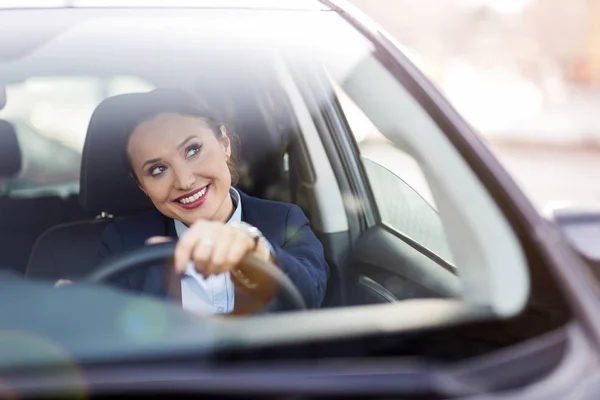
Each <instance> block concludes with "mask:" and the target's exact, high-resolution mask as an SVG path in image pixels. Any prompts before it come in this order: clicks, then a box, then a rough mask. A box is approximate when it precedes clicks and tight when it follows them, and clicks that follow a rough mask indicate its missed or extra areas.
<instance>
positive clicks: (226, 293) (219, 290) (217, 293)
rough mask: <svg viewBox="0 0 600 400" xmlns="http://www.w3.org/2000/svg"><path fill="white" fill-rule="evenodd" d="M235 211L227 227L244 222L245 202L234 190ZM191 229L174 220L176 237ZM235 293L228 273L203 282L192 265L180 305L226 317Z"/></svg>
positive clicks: (184, 279)
mask: <svg viewBox="0 0 600 400" xmlns="http://www.w3.org/2000/svg"><path fill="white" fill-rule="evenodd" d="M229 192H230V194H231V199H232V200H233V204H234V207H235V210H234V212H233V215H231V218H229V221H227V223H228V224H230V223H233V222H242V202H241V200H240V194H239V193H238V191H237V190H235V189H234V188H233V187H232V188H231V189H230V190H229ZM188 229H189V228H188V227H187V226H185V224H183V223H182V222H181V221H178V220H175V231H176V232H177V237H181V235H183V234H184V233H185V231H187V230H188ZM234 297H235V292H234V288H233V282H231V276H230V274H229V272H225V273H223V274H219V275H211V276H209V277H208V278H206V279H204V277H203V276H202V275H200V274H199V273H198V272H196V269H195V268H194V264H193V263H192V262H191V261H190V262H189V263H188V266H187V270H186V272H185V275H184V276H183V277H182V278H181V304H182V306H183V308H184V309H186V310H188V311H192V312H194V313H197V314H203V315H211V314H226V313H230V312H231V311H233V302H234Z"/></svg>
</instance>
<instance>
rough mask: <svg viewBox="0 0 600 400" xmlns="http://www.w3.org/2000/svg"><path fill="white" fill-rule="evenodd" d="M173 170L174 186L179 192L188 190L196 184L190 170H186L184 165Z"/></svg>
mask: <svg viewBox="0 0 600 400" xmlns="http://www.w3.org/2000/svg"><path fill="white" fill-rule="evenodd" d="M174 169H175V185H176V186H177V189H180V190H190V189H192V188H193V187H194V184H195V183H196V177H195V176H194V174H193V172H192V170H191V169H189V168H186V166H185V165H182V166H179V167H177V168H174Z"/></svg>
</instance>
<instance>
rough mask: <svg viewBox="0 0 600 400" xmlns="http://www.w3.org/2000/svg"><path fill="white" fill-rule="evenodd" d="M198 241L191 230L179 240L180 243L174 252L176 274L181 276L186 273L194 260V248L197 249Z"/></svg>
mask: <svg viewBox="0 0 600 400" xmlns="http://www.w3.org/2000/svg"><path fill="white" fill-rule="evenodd" d="M197 241H198V236H197V234H195V233H194V232H192V231H191V230H188V231H187V232H186V233H184V234H183V235H182V236H181V238H179V241H178V242H177V245H176V246H175V251H174V252H173V262H174V264H175V272H176V273H178V274H180V275H181V274H183V273H185V270H186V269H187V264H188V261H190V260H192V259H193V254H194V248H195V247H196V243H197Z"/></svg>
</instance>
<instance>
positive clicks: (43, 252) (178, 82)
mask: <svg viewBox="0 0 600 400" xmlns="http://www.w3.org/2000/svg"><path fill="white" fill-rule="evenodd" d="M206 60H216V61H214V62H207V61H206ZM126 61H127V60H125V61H124V62H126ZM129 61H131V60H129ZM241 63H243V64H244V65H245V68H244V70H243V72H240V70H239V69H238V68H236V67H235V66H236V65H239V64H241ZM192 65H193V66H194V67H195V68H193V67H192ZM192 65H190V67H189V68H188V69H186V71H182V72H181V73H180V74H179V75H178V76H177V78H174V77H173V76H170V75H166V74H165V73H164V71H160V70H153V69H152V68H151V67H149V68H147V69H144V68H143V67H141V66H140V65H139V63H136V64H135V65H133V66H131V65H129V66H127V65H111V69H112V70H110V71H107V70H106V66H105V65H103V66H99V70H94V69H93V68H90V66H89V65H82V66H81V67H80V68H79V69H78V68H77V65H73V64H71V65H69V66H68V68H67V67H65V69H64V70H62V71H56V70H55V71H53V73H52V74H48V73H47V72H46V71H43V70H42V71H35V70H32V69H31V67H30V68H29V69H27V71H28V73H27V74H25V75H24V74H20V73H18V72H17V71H14V70H13V71H11V72H12V74H9V77H10V75H12V79H7V80H5V81H4V85H10V84H14V83H19V82H23V81H26V80H27V79H28V78H31V77H32V76H33V77H35V76H36V75H35V73H38V74H39V76H43V77H44V78H46V79H48V78H52V77H55V78H60V77H65V76H67V77H68V76H104V77H108V76H110V75H119V74H123V73H124V71H127V70H131V68H132V67H135V68H136V69H137V78H140V79H143V80H144V81H146V82H149V83H150V84H151V85H152V86H154V87H161V86H163V87H180V88H185V89H186V90H190V91H193V92H194V93H195V94H196V95H198V97H200V98H201V99H203V100H205V101H207V102H209V103H210V104H211V105H212V106H213V107H214V108H216V109H217V110H218V111H220V113H221V114H222V115H223V116H224V118H225V121H226V122H227V124H228V127H229V129H230V131H233V132H234V134H235V135H236V136H237V137H238V139H239V140H237V143H235V141H234V147H237V149H236V153H237V154H236V155H235V158H236V160H237V161H236V163H237V167H238V171H239V174H240V179H239V183H238V184H237V187H238V188H239V189H241V190H243V191H244V192H246V193H247V194H250V195H252V196H257V197H260V198H266V199H272V200H280V201H287V202H292V203H295V204H298V205H299V206H300V207H301V208H302V209H303V211H304V212H305V214H306V215H307V216H308V217H309V219H310V221H311V225H312V228H313V231H314V232H315V233H316V234H317V236H318V237H319V239H320V240H321V241H322V243H323V245H324V248H325V254H326V259H327V262H328V264H329V267H330V271H331V276H330V279H329V286H328V289H327V294H326V300H325V301H324V304H323V307H327V306H336V305H337V306H339V305H344V304H365V303H380V302H390V301H398V300H401V299H408V298H415V297H458V296H459V288H458V280H457V278H456V277H455V275H453V274H454V272H453V271H452V270H451V269H448V267H447V266H446V265H444V266H443V268H440V267H439V265H438V264H437V262H438V261H439V260H437V259H435V257H434V258H433V261H432V260H431V259H430V258H429V257H428V256H427V255H423V254H421V252H419V249H415V248H413V247H411V245H410V243H409V245H407V244H406V243H403V242H402V241H399V240H398V239H397V238H396V237H393V235H392V234H391V233H390V232H388V231H386V229H383V228H381V227H376V228H374V229H371V230H370V231H368V232H366V233H365V234H364V235H363V239H362V240H361V242H360V243H359V245H358V246H357V248H356V249H355V250H356V251H355V252H354V253H353V252H352V247H353V246H352V245H351V244H352V243H353V241H355V240H356V239H357V238H358V236H359V235H360V234H361V233H362V232H363V230H364V226H365V225H364V222H363V221H362V216H361V213H362V210H361V207H360V206H359V207H356V206H354V207H351V206H348V202H347V201H345V200H344V198H343V194H342V193H349V194H350V193H353V192H352V190H351V188H350V185H349V183H348V182H347V177H346V176H345V172H344V169H343V166H342V165H341V164H342V163H343V161H342V160H341V158H340V157H339V155H338V154H337V152H336V151H335V146H336V143H335V142H333V139H332V138H331V137H330V136H331V135H330V134H329V133H330V130H329V128H327V125H326V124H327V122H326V121H324V120H323V121H321V123H319V121H318V120H317V119H316V118H317V117H316V114H315V111H317V112H318V107H319V105H314V107H313V108H312V109H311V107H310V104H308V103H307V102H306V100H305V98H303V97H302V95H301V94H300V92H299V89H298V87H297V85H296V83H295V81H294V80H293V79H292V77H291V75H290V74H289V73H287V72H286V70H285V69H283V68H281V66H279V65H278V64H277V63H276V62H273V59H272V58H270V56H268V55H265V56H261V57H257V56H256V55H254V54H244V53H240V52H239V51H235V52H231V53H230V54H228V53H227V52H224V51H220V52H219V53H218V54H216V55H213V54H210V53H208V54H206V56H205V57H202V62H201V63H198V64H192ZM125 67H128V68H125ZM37 68H39V64H38V67H37ZM207 77H210V79H207ZM190 88H193V90H191V89H190ZM128 96H134V94H122V95H120V96H116V97H109V98H108V99H106V100H104V101H102V102H101V103H100V104H98V105H97V107H96V109H95V110H94V112H93V114H92V116H91V118H90V121H89V126H88V129H87V132H86V133H85V134H84V135H85V141H84V145H83V150H82V153H81V166H80V167H78V168H79V171H80V174H79V191H78V193H71V194H70V195H68V196H61V195H59V194H53V195H52V194H48V193H47V192H44V191H42V192H41V193H42V194H43V195H40V192H36V193H37V194H35V195H29V196H14V195H11V192H7V193H4V194H3V196H2V198H1V199H0V201H1V202H2V203H1V207H2V210H3V212H2V221H0V222H1V223H0V237H2V238H6V242H5V243H7V245H6V246H7V247H6V248H7V249H11V251H3V252H2V255H1V256H0V257H2V258H1V259H0V265H2V266H6V267H3V269H6V270H8V269H10V270H12V271H13V272H16V273H19V274H21V275H23V276H25V277H26V278H27V279H35V280H45V281H49V282H54V281H56V280H58V279H69V280H77V279H82V278H83V277H85V276H87V274H89V273H90V272H92V269H93V267H94V266H95V264H96V254H97V249H98V246H99V244H100V236H101V234H102V232H103V230H104V228H105V227H106V224H107V223H109V222H110V221H111V220H112V219H114V218H122V217H126V216H129V215H133V214H136V213H140V212H143V211H145V210H148V208H149V207H152V205H151V204H150V203H149V201H148V200H147V199H146V198H145V196H144V195H143V194H142V192H141V191H140V190H139V189H138V188H137V186H136V184H135V182H134V180H133V179H132V178H131V177H130V176H129V174H128V171H126V170H125V168H124V166H123V162H122V153H121V151H119V150H118V149H117V148H118V145H117V144H116V143H119V137H121V136H122V135H123V132H120V131H119V115H120V113H123V112H126V109H127V107H126V104H127V98H128ZM6 100H7V104H9V105H10V102H11V98H10V96H7V99H6ZM121 115H122V114H121ZM1 116H2V114H1V112H0V117H1ZM0 128H1V129H2V130H3V132H2V136H0V137H1V138H2V140H3V141H4V143H6V145H3V146H2V148H3V152H6V153H7V154H9V155H10V157H7V158H6V161H4V163H3V164H2V168H3V171H2V174H3V177H6V178H8V177H9V176H11V177H13V176H15V173H16V171H17V170H18V169H20V166H19V164H20V162H21V158H22V157H21V153H22V151H21V149H20V148H19V147H20V144H19V141H18V140H15V139H16V133H15V127H14V126H13V125H12V124H11V123H10V122H7V121H5V122H4V123H3V124H2V125H0ZM328 141H329V142H328ZM407 187H408V185H407ZM408 188H409V187H408ZM350 195H351V194H350ZM346 196H347V195H346ZM351 196H352V195H351ZM5 210H7V212H4V211H5ZM351 257H354V258H352V260H351ZM415 257H417V258H418V261H416V262H415ZM374 260H375V261H374ZM399 264H403V265H404V271H407V276H403V272H402V271H403V270H402V269H401V268H398V267H399ZM442 264H444V263H442ZM53 265H57V266H60V267H58V268H59V270H55V268H54V267H53ZM365 270H368V271H370V272H369V273H368V274H365V273H364V272H363V271H365ZM390 277H394V278H396V279H394V280H391V281H390ZM399 280H401V281H402V285H401V286H399V285H398V281H399ZM386 282H391V283H389V284H388V283H386ZM390 285H391V286H392V287H395V288H396V289H395V290H390V289H389V286H390ZM394 285H395V286H394ZM386 286H388V288H386Z"/></svg>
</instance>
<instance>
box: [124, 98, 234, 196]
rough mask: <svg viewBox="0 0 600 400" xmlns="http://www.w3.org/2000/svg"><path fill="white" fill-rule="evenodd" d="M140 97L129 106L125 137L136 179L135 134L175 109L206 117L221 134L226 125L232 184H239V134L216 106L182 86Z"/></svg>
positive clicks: (129, 165)
mask: <svg viewBox="0 0 600 400" xmlns="http://www.w3.org/2000/svg"><path fill="white" fill-rule="evenodd" d="M140 99H141V101H140V102H139V103H138V104H137V106H136V107H132V109H131V110H130V112H129V110H128V117H129V118H128V120H127V123H126V131H127V136H126V138H125V148H124V151H125V154H124V156H125V161H126V165H127V167H128V168H129V170H130V171H131V175H132V176H133V177H134V178H135V179H136V180H137V177H136V175H135V173H134V172H133V168H132V167H131V160H130V159H129V154H128V153H127V146H128V144H129V139H130V137H131V134H132V133H133V132H134V131H135V129H136V128H137V127H138V126H139V125H141V124H142V123H144V122H146V121H149V120H151V119H153V118H154V117H156V116H157V115H159V114H164V113H174V114H179V115H183V116H186V117H193V118H200V119H202V120H204V121H205V122H206V123H207V124H208V126H209V127H210V129H211V130H212V131H213V133H214V134H215V136H216V137H217V138H221V137H222V136H223V135H222V132H221V128H222V127H225V129H226V131H227V136H229V139H230V142H231V157H230V159H229V160H228V161H227V166H228V167H229V173H230V174H231V184H232V185H235V184H236V183H237V181H238V179H239V175H238V172H237V168H236V164H235V158H236V157H235V154H236V153H235V150H236V146H234V142H237V137H236V135H235V134H234V133H233V132H232V131H230V130H229V129H228V128H227V125H226V124H225V122H224V121H223V119H222V118H221V116H220V115H219V114H218V113H217V112H216V111H215V110H214V109H212V108H210V107H209V106H207V105H206V104H204V103H203V102H201V101H200V100H199V99H198V98H197V97H196V96H194V95H192V94H191V93H189V92H186V91H184V90H179V89H155V90H153V91H151V92H148V93H145V94H144V95H143V97H140Z"/></svg>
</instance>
